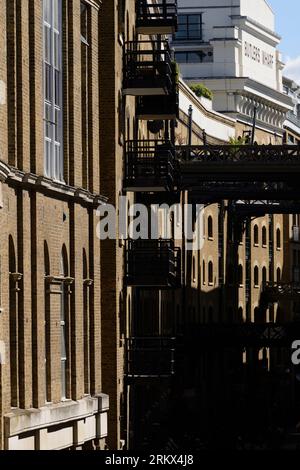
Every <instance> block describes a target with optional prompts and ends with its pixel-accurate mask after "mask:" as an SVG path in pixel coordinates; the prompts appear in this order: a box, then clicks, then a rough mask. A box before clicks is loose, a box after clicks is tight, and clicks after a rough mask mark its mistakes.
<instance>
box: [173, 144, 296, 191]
mask: <svg viewBox="0 0 300 470" xmlns="http://www.w3.org/2000/svg"><path fill="white" fill-rule="evenodd" d="M176 157H177V158H178V160H179V161H180V166H181V172H182V175H183V176H184V180H185V182H186V184H187V186H188V185H190V186H193V183H194V181H195V178H196V182H199V181H207V182H208V181H214V182H216V181H223V182H224V181H231V182H235V181H252V182H254V181H255V182H258V181H277V182H282V181H288V182H291V181H294V182H295V181H296V180H297V181H298V179H299V176H300V145H241V146H233V145H211V146H209V145H206V146H203V145H202V146H201V145H199V146H178V147H176Z"/></svg>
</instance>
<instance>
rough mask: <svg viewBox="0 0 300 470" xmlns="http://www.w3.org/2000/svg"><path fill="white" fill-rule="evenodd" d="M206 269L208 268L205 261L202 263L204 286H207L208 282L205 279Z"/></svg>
mask: <svg viewBox="0 0 300 470" xmlns="http://www.w3.org/2000/svg"><path fill="white" fill-rule="evenodd" d="M205 268H206V266H205V261H204V260H203V261H202V281H203V284H205V282H206V278H205Z"/></svg>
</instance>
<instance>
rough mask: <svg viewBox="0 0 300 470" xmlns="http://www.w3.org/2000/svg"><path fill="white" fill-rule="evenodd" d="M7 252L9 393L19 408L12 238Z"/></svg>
mask: <svg viewBox="0 0 300 470" xmlns="http://www.w3.org/2000/svg"><path fill="white" fill-rule="evenodd" d="M8 245H9V247H8V250H9V251H8V252H9V274H10V277H9V353H10V384H11V387H10V393H11V406H12V407H15V408H17V407H18V406H19V389H18V355H19V350H18V349H19V348H18V346H19V342H18V339H19V338H18V336H19V335H18V333H19V328H18V323H19V319H18V310H17V309H18V307H17V306H18V298H17V297H18V296H17V289H16V281H15V279H14V278H13V274H15V273H16V271H17V265H16V252H15V246H14V241H13V238H12V236H9V240H8Z"/></svg>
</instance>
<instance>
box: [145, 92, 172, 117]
mask: <svg viewBox="0 0 300 470" xmlns="http://www.w3.org/2000/svg"><path fill="white" fill-rule="evenodd" d="M136 115H137V117H138V118H139V119H141V120H144V121H157V120H161V121H168V120H170V121H171V120H176V119H177V118H178V117H179V98H178V93H177V92H176V91H174V92H173V93H172V94H170V95H167V96H139V97H138V99H137V107H136Z"/></svg>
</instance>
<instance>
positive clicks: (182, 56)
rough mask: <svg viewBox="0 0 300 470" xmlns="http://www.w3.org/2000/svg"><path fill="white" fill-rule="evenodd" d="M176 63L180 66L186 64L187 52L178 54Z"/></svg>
mask: <svg viewBox="0 0 300 470" xmlns="http://www.w3.org/2000/svg"><path fill="white" fill-rule="evenodd" d="M175 58H176V61H177V62H178V63H179V64H184V63H185V62H186V53H185V52H177V53H176V54H175Z"/></svg>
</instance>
